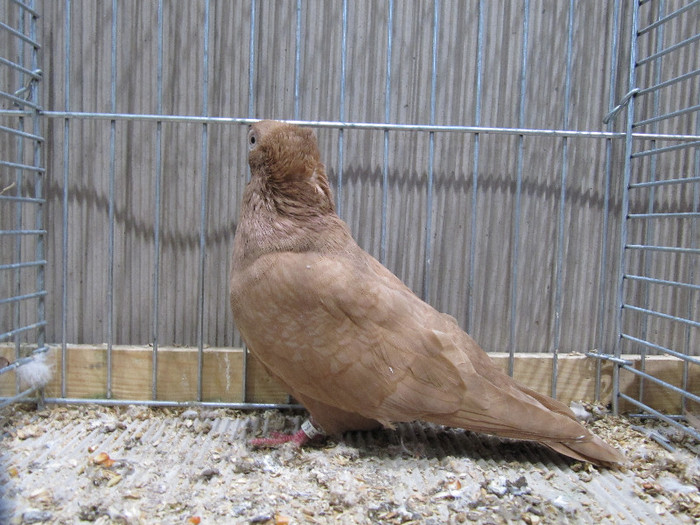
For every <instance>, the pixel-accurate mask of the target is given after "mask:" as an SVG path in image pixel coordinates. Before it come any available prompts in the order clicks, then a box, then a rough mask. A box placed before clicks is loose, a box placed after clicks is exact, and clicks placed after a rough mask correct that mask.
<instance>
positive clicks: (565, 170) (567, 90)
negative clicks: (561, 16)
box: [551, 0, 575, 399]
mask: <svg viewBox="0 0 700 525" xmlns="http://www.w3.org/2000/svg"><path fill="white" fill-rule="evenodd" d="M574 9H575V8H574V0H569V17H568V23H567V36H566V74H565V77H564V119H563V120H564V122H563V129H569V112H570V106H571V55H572V53H573V45H574V43H573V41H574V17H575V10H574ZM568 175H569V139H568V137H564V138H562V158H561V191H560V194H559V221H558V225H557V261H556V265H557V271H556V277H555V279H556V285H555V293H554V347H553V348H552V394H551V395H552V397H553V398H554V399H556V398H557V380H558V378H559V346H560V345H561V310H562V287H563V286H562V283H563V273H564V268H563V266H564V242H565V239H564V233H565V227H566V184H567V179H568Z"/></svg>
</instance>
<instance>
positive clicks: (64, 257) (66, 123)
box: [61, 0, 71, 398]
mask: <svg viewBox="0 0 700 525" xmlns="http://www.w3.org/2000/svg"><path fill="white" fill-rule="evenodd" d="M65 11H66V18H65V28H64V30H65V43H64V49H63V52H64V54H65V58H64V64H63V65H64V75H65V79H64V86H63V89H64V91H65V92H64V104H63V105H64V107H65V110H66V113H68V112H69V111H70V110H71V107H70V53H71V33H70V26H71V0H66V3H65ZM69 173H70V119H69V118H65V119H64V120H63V210H62V217H61V221H62V222H63V232H62V236H61V261H62V263H63V267H62V268H61V397H63V398H65V397H66V372H67V367H66V358H67V354H68V352H67V347H66V339H67V336H68V334H67V331H68V325H67V319H68V315H67V314H68V181H69Z"/></svg>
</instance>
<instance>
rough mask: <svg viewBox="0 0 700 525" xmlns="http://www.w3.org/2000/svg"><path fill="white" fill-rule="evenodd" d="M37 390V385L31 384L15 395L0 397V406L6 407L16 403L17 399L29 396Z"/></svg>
mask: <svg viewBox="0 0 700 525" xmlns="http://www.w3.org/2000/svg"><path fill="white" fill-rule="evenodd" d="M37 390H39V387H36V386H33V387H31V388H28V389H27V390H25V391H24V392H20V393H19V394H17V395H16V396H12V397H0V408H3V407H6V406H8V405H11V404H12V403H16V402H17V401H20V400H22V399H24V398H26V397H29V396H30V395H31V394H33V393H34V392H36V391H37Z"/></svg>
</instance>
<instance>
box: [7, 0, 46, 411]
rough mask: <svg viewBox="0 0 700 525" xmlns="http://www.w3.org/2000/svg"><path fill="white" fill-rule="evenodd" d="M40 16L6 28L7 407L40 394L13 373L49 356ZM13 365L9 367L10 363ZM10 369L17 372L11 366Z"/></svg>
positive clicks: (16, 11) (14, 13)
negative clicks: (47, 343) (46, 328)
mask: <svg viewBox="0 0 700 525" xmlns="http://www.w3.org/2000/svg"><path fill="white" fill-rule="evenodd" d="M37 20H38V13H37V12H36V11H35V9H34V3H33V2H27V3H22V2H6V3H5V4H4V5H3V7H2V25H1V26H0V49H2V52H0V55H1V56H0V119H1V121H0V174H1V175H0V344H5V345H6V349H7V353H8V354H9V355H8V356H5V355H3V356H2V359H0V380H1V381H2V383H3V384H2V386H1V387H0V395H2V396H3V397H4V399H3V400H2V401H0V406H2V405H5V404H7V403H9V402H12V401H15V400H18V399H23V398H25V397H27V396H29V395H30V394H32V393H34V392H35V391H37V390H38V388H37V387H36V386H32V385H28V384H24V383H23V382H22V381H20V380H19V377H17V378H14V377H13V376H14V375H15V374H14V373H10V372H14V371H16V370H17V369H18V368H19V367H22V366H25V365H28V364H30V363H32V362H33V361H34V360H36V359H42V357H40V356H41V355H42V354H44V353H45V352H46V350H47V347H46V346H45V344H44V343H45V338H44V331H45V325H46V321H45V317H44V300H45V296H46V288H45V284H44V267H45V265H46V260H45V256H44V239H45V234H46V231H45V229H44V228H45V226H44V219H43V215H44V205H45V202H46V201H45V198H44V189H43V187H44V179H45V170H44V168H43V164H42V162H43V159H42V156H41V155H42V145H43V142H44V138H43V135H42V128H41V126H40V111H41V105H40V97H39V92H38V87H39V84H40V81H41V77H42V72H41V70H40V69H39V65H38V64H39V62H38V54H39V49H40V45H39V41H38V21H37ZM8 357H9V359H8ZM10 363H11V364H10Z"/></svg>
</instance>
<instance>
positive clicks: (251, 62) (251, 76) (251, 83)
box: [241, 0, 256, 403]
mask: <svg viewBox="0 0 700 525" xmlns="http://www.w3.org/2000/svg"><path fill="white" fill-rule="evenodd" d="M255 7H256V5H255V0H251V1H250V40H249V42H248V44H249V52H248V117H250V118H252V117H253V116H254V115H255V18H256V17H255ZM250 176H251V174H250V169H249V168H248V169H246V182H248V181H250ZM242 375H243V377H242V381H241V389H242V390H243V392H241V399H242V402H243V403H245V402H247V401H248V346H247V345H246V344H245V342H244V343H243V372H242Z"/></svg>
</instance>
